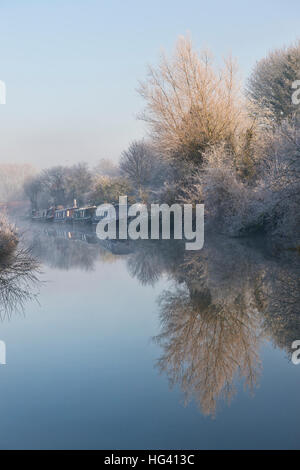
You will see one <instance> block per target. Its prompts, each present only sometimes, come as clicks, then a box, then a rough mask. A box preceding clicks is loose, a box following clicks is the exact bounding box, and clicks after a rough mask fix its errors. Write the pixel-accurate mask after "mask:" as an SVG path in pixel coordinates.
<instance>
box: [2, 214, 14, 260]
mask: <svg viewBox="0 0 300 470" xmlns="http://www.w3.org/2000/svg"><path fill="white" fill-rule="evenodd" d="M17 244H18V236H17V232H16V229H15V227H14V226H13V225H12V224H10V223H9V222H8V220H7V219H6V217H5V216H3V215H1V216H0V260H1V258H3V257H5V256H7V255H9V254H10V253H12V252H13V250H14V249H15V248H16V246H17Z"/></svg>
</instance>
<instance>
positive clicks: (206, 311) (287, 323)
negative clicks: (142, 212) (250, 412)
mask: <svg viewBox="0 0 300 470" xmlns="http://www.w3.org/2000/svg"><path fill="white" fill-rule="evenodd" d="M56 235H57V234H56ZM48 236H49V234H48ZM51 236H53V234H52V235H51ZM44 237H45V235H44ZM60 237H62V236H61V234H60ZM76 237H78V235H76V234H73V235H72V237H71V239H73V240H74V239H76ZM63 238H64V241H63V242H59V241H57V240H56V241H55V240H54V239H53V241H52V242H51V249H49V238H48V241H47V245H48V248H47V250H46V251H45V249H44V248H43V243H42V239H43V237H40V238H35V247H36V248H35V249H36V250H38V249H39V250H40V252H41V253H43V257H44V259H45V257H47V256H48V255H49V259H51V263H52V264H53V263H54V262H56V261H55V260H57V263H58V267H59V268H60V269H68V268H69V267H71V266H74V265H75V266H78V265H80V266H82V268H83V269H92V268H93V265H94V262H95V260H96V259H97V254H99V256H100V257H101V258H102V261H110V262H111V261H112V260H113V259H116V258H117V257H119V256H124V255H125V259H126V262H127V267H128V270H129V273H130V274H131V276H132V277H135V278H137V279H138V280H139V282H141V283H142V284H144V285H145V284H150V285H154V284H155V283H156V282H157V281H158V280H159V279H160V278H161V277H162V275H165V276H167V277H168V278H169V279H170V280H171V281H172V288H170V289H169V290H166V291H165V292H164V293H163V294H162V295H161V297H160V299H159V312H160V313H159V314H160V320H161V331H160V333H159V334H158V335H157V336H156V337H155V341H156V342H157V343H158V344H159V345H160V347H161V348H162V355H161V357H160V359H159V360H158V367H159V369H160V370H161V371H162V372H164V373H166V374H167V376H168V377H169V380H170V383H171V384H173V385H174V384H179V385H180V386H181V388H182V390H183V393H184V395H185V399H186V401H189V400H191V399H193V400H195V401H196V402H197V403H198V404H199V407H200V408H201V410H202V412H203V413H204V414H207V415H211V416H214V415H215V414H216V410H217V405H218V402H219V401H222V400H225V401H226V402H229V401H230V400H231V398H232V397H233V395H234V393H235V391H236V387H237V384H238V382H243V383H244V385H245V387H246V388H247V389H249V390H251V391H253V390H254V389H255V387H256V385H257V383H258V380H259V374H260V372H261V363H260V358H259V349H260V346H261V344H262V343H263V341H264V340H270V341H271V342H272V343H273V344H274V345H275V346H278V347H280V348H281V349H284V350H285V351H286V353H287V355H288V356H289V357H290V356H291V353H292V351H291V344H292V342H293V341H294V340H295V339H300V275H299V274H300V257H299V255H298V254H296V253H295V252H288V251H284V252H278V251H276V250H275V251H274V249H273V247H272V246H265V244H264V241H261V242H259V241H258V240H252V242H250V241H249V240H248V241H246V240H245V241H243V242H242V241H237V240H231V239H228V238H226V239H224V238H217V239H209V240H206V242H205V246H204V249H203V250H201V251H196V252H192V251H186V250H185V249H184V243H183V242H181V241H151V240H144V241H132V242H126V243H125V242H115V243H113V242H112V243H110V244H108V245H106V246H104V244H103V243H102V242H100V241H99V240H97V239H96V238H95V236H94V237H93V235H92V234H89V236H88V237H86V238H85V242H86V243H85V246H86V250H84V249H82V246H83V245H82V243H83V242H84V237H83V236H82V235H80V238H81V244H80V245H78V243H75V244H74V243H73V246H72V248H71V247H70V248H69V249H68V250H66V249H65V246H66V244H68V243H69V242H70V241H71V240H70V237H69V236H66V234H65V235H64V236H63ZM38 247H39V248H38ZM105 252H106V253H110V255H106V256H105V255H104V253H105ZM45 253H48V255H45ZM62 258H63V259H62Z"/></svg>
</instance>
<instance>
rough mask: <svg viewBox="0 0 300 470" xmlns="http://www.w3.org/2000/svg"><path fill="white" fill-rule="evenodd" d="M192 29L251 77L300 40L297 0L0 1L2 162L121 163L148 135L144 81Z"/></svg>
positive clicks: (192, 33) (196, 37) (197, 41)
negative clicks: (273, 53)
mask: <svg viewBox="0 0 300 470" xmlns="http://www.w3.org/2000/svg"><path fill="white" fill-rule="evenodd" d="M187 32H189V33H190V36H191V38H192V40H193V43H194V45H195V47H197V48H201V47H202V46H208V47H209V48H210V49H211V50H212V51H213V53H214V55H215V56H216V57H217V58H218V59H221V58H222V56H224V55H226V54H228V53H229V52H232V54H233V56H234V57H236V58H237V60H238V62H239V64H240V66H241V70H242V74H243V77H244V78H245V77H247V75H248V74H249V72H250V71H251V68H252V67H253V65H254V64H255V61H256V60H258V59H260V58H261V57H263V56H264V55H266V53H267V52H268V51H269V50H270V49H272V48H274V47H278V46H282V45H284V44H289V43H291V42H293V41H295V40H296V39H297V38H299V37H300V2H299V0H286V1H283V0H281V1H278V0H272V1H270V0H260V1H258V0H252V1H241V0H240V1H237V0H228V1H221V0H208V1H201V0H185V1H183V0H181V1H178V0H161V1H158V0H152V1H150V0H149V1H144V0H126V1H120V0H72V1H71V0H51V1H50V0H49V1H47V0H26V1H24V0H19V1H17V0H0V80H4V81H5V82H6V86H7V104H6V105H1V106H0V161H1V162H4V161H9V162H31V163H33V164H35V165H36V166H39V167H42V166H49V165H52V164H58V163H62V164H67V163H69V164H71V163H73V162H77V161H82V160H86V161H88V162H89V163H91V164H94V163H96V162H97V160H99V159H100V158H103V157H105V158H110V159H112V160H114V161H116V160H117V159H118V157H119V154H120V152H121V151H122V150H123V149H124V148H125V147H126V146H127V145H128V144H129V142H130V141H131V140H133V139H135V138H139V137H141V136H143V134H144V133H145V129H144V125H143V124H142V123H141V122H138V121H137V120H136V118H135V116H136V114H137V113H138V112H139V111H141V109H142V107H143V101H142V99H141V98H140V97H139V96H138V94H137V93H136V87H137V82H138V80H139V79H143V78H144V77H145V72H146V66H147V64H148V63H156V62H157V61H158V57H159V52H160V51H161V49H162V48H164V49H166V50H167V51H171V50H172V48H173V46H174V43H175V41H176V39H177V37H178V36H179V35H182V34H186V33H187Z"/></svg>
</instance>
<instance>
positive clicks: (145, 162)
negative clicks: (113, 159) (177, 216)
mask: <svg viewBox="0 0 300 470" xmlns="http://www.w3.org/2000/svg"><path fill="white" fill-rule="evenodd" d="M120 169H121V172H122V174H123V175H124V176H126V177H127V178H128V179H129V180H130V181H131V182H132V184H133V185H134V186H135V187H137V188H138V189H139V190H140V191H141V190H142V188H147V187H148V188H149V187H150V186H152V187H157V186H159V185H161V184H162V183H163V181H164V177H165V174H166V164H165V163H164V162H163V160H162V159H161V158H160V157H159V155H158V153H157V152H156V151H155V150H154V149H153V147H152V146H151V145H150V144H148V143H146V142H144V141H134V142H132V143H131V144H130V146H129V148H128V150H126V151H124V152H123V153H122V156H121V160H120Z"/></svg>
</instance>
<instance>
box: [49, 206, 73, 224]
mask: <svg viewBox="0 0 300 470" xmlns="http://www.w3.org/2000/svg"><path fill="white" fill-rule="evenodd" d="M75 210H76V208H75V207H67V208H63V209H56V211H55V212H54V222H69V223H70V222H72V221H73V216H74V212H75Z"/></svg>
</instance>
